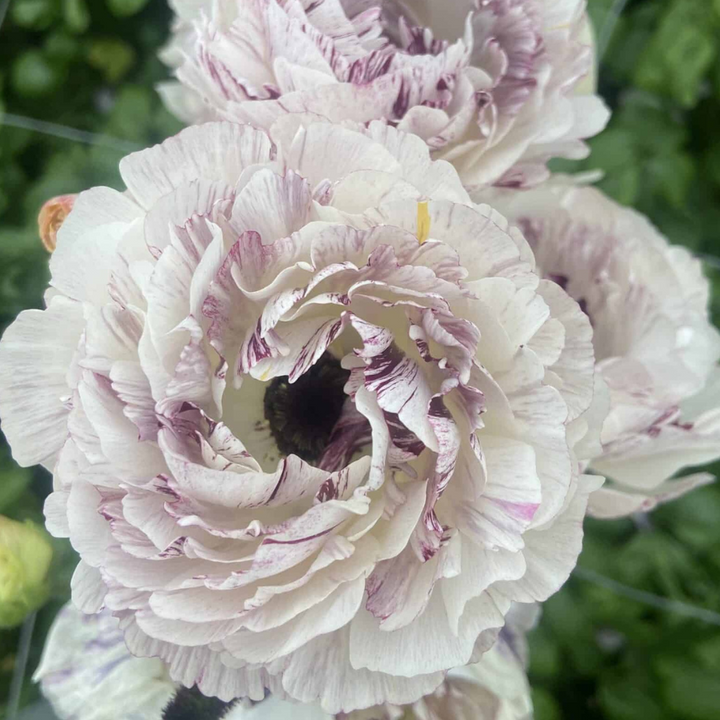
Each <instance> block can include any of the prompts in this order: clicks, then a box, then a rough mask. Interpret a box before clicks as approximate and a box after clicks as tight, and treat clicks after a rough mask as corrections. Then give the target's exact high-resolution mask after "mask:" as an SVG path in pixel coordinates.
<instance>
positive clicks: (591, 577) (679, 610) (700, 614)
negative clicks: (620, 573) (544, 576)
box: [573, 566, 720, 627]
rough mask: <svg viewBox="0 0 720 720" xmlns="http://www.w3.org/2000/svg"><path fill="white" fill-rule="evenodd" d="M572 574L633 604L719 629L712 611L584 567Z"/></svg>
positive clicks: (717, 615)
mask: <svg viewBox="0 0 720 720" xmlns="http://www.w3.org/2000/svg"><path fill="white" fill-rule="evenodd" d="M573 574H574V575H576V576H577V577H579V578H581V579H582V580H585V581H587V582H590V583H592V584H593V585H599V586H600V587H603V588H605V589H606V590H610V592H613V593H615V594H616V595H622V596H623V597H626V598H628V599H629V600H635V602H639V603H642V604H643V605H649V606H651V607H654V608H657V609H658V610H663V611H665V612H669V613H673V614H675V615H684V616H685V617H688V618H693V619H695V620H700V621H701V622H704V623H707V624H708V625H717V626H719V627H720V613H716V612H714V611H713V610H708V609H706V608H701V607H697V606H695V605H690V604H689V603H684V602H681V601H679V600H669V599H668V598H664V597H661V596H660V595H655V594H654V593H650V592H646V591H645V590H638V589H637V588H634V587H630V586H629V585H623V584H622V583H619V582H617V580H613V579H612V578H609V577H605V575H600V573H596V572H595V571H594V570H588V569H587V568H584V567H580V566H578V567H576V568H575V570H574V572H573Z"/></svg>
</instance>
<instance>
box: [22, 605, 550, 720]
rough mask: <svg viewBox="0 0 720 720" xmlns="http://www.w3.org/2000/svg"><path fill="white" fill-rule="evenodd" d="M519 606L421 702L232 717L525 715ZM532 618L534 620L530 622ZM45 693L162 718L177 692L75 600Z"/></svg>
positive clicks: (47, 671)
mask: <svg viewBox="0 0 720 720" xmlns="http://www.w3.org/2000/svg"><path fill="white" fill-rule="evenodd" d="M526 607H528V608H529V609H528V610H527V611H525V610H523V609H522V608H521V607H519V608H518V610H519V612H518V611H516V612H514V613H512V614H511V616H510V618H509V622H508V625H507V626H506V628H505V629H504V630H503V632H502V633H501V634H500V637H499V638H498V642H497V643H496V644H495V645H494V646H493V647H492V648H491V649H490V650H489V651H488V652H487V653H485V655H483V658H482V660H481V661H480V662H479V663H477V664H476V665H472V666H468V667H466V668H460V669H458V670H455V671H452V672H451V673H450V675H449V676H448V679H447V680H446V681H445V683H443V686H442V687H441V688H440V689H439V690H438V691H437V692H436V693H435V694H433V695H432V696H430V697H428V698H426V699H424V700H420V701H419V702H418V703H416V705H415V707H405V708H403V707H389V706H388V707H387V708H384V707H374V708H370V709H369V710H368V711H359V712H355V713H350V715H345V714H343V715H342V716H330V715H328V714H327V713H325V712H323V710H322V709H321V708H320V706H319V705H298V704H297V703H290V702H287V701H285V700H281V699H278V698H276V697H273V696H270V697H267V698H265V699H264V700H262V701H260V702H259V703H257V704H254V705H253V704H252V703H242V702H241V703H238V704H236V705H235V706H234V707H232V708H231V709H230V710H228V711H227V713H226V714H225V715H224V716H223V717H224V718H225V720H290V718H293V719H297V720H363V718H371V717H372V718H378V719H379V718H382V719H383V720H384V719H385V718H387V719H388V720H390V718H397V717H405V718H408V719H414V718H418V720H427V719H428V718H430V719H432V720H526V719H527V718H530V716H531V712H532V706H531V703H530V689H529V685H528V682H527V677H526V675H525V667H526V665H527V642H526V640H525V632H526V631H527V630H528V629H530V627H529V626H530V625H531V624H533V623H532V619H533V615H535V614H536V613H535V612H534V611H533V608H532V606H526ZM528 619H529V620H531V622H530V623H528V622H527V621H528ZM35 680H36V681H38V682H39V683H40V684H41V687H42V692H43V695H45V697H46V698H47V699H48V700H49V701H50V702H51V703H52V706H53V709H54V711H55V713H56V714H57V715H58V717H59V718H60V720H70V719H71V718H73V719H74V720H116V718H126V719H127V720H161V717H162V712H163V709H164V708H166V707H167V705H168V703H169V702H170V700H171V699H172V697H173V695H174V694H175V692H176V690H177V687H178V686H177V685H176V684H175V683H173V681H172V680H171V679H170V676H169V675H168V674H167V670H166V669H165V665H164V664H163V663H162V661H160V660H157V659H154V658H137V657H133V656H132V655H131V654H130V652H129V651H128V649H127V647H126V646H125V643H124V641H123V634H122V632H121V631H120V629H119V627H118V619H117V618H115V617H113V616H112V614H111V613H110V612H109V611H107V610H104V611H102V612H100V613H98V614H96V615H85V614H83V613H81V612H80V611H79V610H78V609H77V608H75V607H74V606H73V605H72V604H68V605H67V606H65V607H64V608H63V609H62V610H61V611H60V612H59V613H58V615H57V617H56V619H55V622H54V623H53V626H52V628H51V630H50V633H49V634H48V638H47V642H46V646H45V649H44V652H43V657H42V660H41V663H40V666H39V667H38V669H37V671H36V672H35ZM403 713H404V714H403Z"/></svg>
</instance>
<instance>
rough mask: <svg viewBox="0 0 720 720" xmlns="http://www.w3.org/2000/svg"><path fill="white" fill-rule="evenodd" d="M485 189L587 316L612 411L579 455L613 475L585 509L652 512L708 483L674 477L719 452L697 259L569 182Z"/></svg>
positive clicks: (702, 477) (712, 350)
mask: <svg viewBox="0 0 720 720" xmlns="http://www.w3.org/2000/svg"><path fill="white" fill-rule="evenodd" d="M483 197H485V198H486V199H487V200H489V201H491V202H493V203H496V204H497V206H498V208H499V209H501V210H502V211H503V212H505V213H506V214H507V216H508V217H509V218H510V219H511V220H513V221H514V222H517V224H518V225H519V227H520V228H521V229H522V230H523V232H524V233H525V237H526V238H527V240H528V242H529V243H530V245H531V246H532V248H533V250H534V252H535V256H536V258H537V262H538V266H539V268H540V269H541V271H542V273H543V274H544V276H545V277H548V278H551V279H553V280H555V281H556V282H557V283H559V284H560V285H561V286H562V287H563V288H564V289H565V290H567V292H568V293H569V294H570V295H571V296H572V297H574V298H575V299H576V300H577V301H578V302H579V303H580V304H581V306H582V307H583V308H584V309H585V311H586V312H587V314H588V316H589V318H590V321H591V322H592V324H593V328H594V345H595V357H596V360H597V363H598V371H599V373H600V375H601V377H602V379H603V380H604V382H605V384H606V385H607V388H608V389H609V398H608V402H609V404H610V413H609V415H608V417H607V419H606V421H605V423H604V426H603V430H602V436H601V440H602V446H601V447H598V448H596V449H595V451H594V452H590V453H589V455H588V456H587V459H588V460H590V463H589V465H590V469H591V470H592V471H595V472H597V473H599V474H602V475H604V476H606V477H607V478H608V479H609V480H612V482H609V483H608V484H607V485H605V487H603V488H602V489H601V490H600V491H598V492H597V493H595V494H594V495H593V496H592V498H591V501H590V511H591V512H592V514H594V515H597V516H600V517H617V516H621V515H626V514H629V513H632V512H635V511H640V510H650V509H652V508H653V507H655V505H657V504H658V503H659V502H664V501H667V500H671V499H673V498H675V497H677V496H679V495H681V494H683V493H684V492H687V491H689V490H691V489H693V488H694V487H697V486H698V485H702V484H705V483H707V482H709V481H711V480H712V479H713V478H712V477H711V476H710V475H708V474H707V473H699V474H692V475H688V476H685V477H681V478H680V479H675V480H672V479H671V478H673V476H674V475H675V474H676V473H677V472H678V471H680V470H682V469H683V468H687V467H691V466H695V465H702V464H704V463H707V462H710V461H712V460H716V459H717V458H718V457H720V374H719V373H718V370H717V362H718V359H719V358H720V337H719V336H718V332H717V330H716V329H715V328H714V327H713V325H712V323H711V322H710V319H709V317H708V300H709V294H710V285H709V283H708V281H707V279H706V278H705V277H704V276H703V273H702V267H701V263H700V261H698V260H696V259H694V258H693V257H692V255H691V254H690V253H689V252H688V251H687V250H685V249H684V248H682V247H678V246H673V245H670V244H668V242H667V240H666V239H665V238H664V237H662V236H661V235H660V233H658V231H657V230H656V229H655V228H654V227H653V226H652V225H651V224H650V223H649V222H648V221H647V220H646V219H645V218H644V217H643V216H641V215H639V214H638V213H636V212H634V211H633V210H629V209H627V208H623V207H621V206H619V205H617V204H616V203H615V202H613V201H611V200H610V199H608V198H607V197H605V196H603V195H602V194H601V193H600V192H599V191H597V190H595V189H593V188H590V187H577V186H573V185H571V184H570V183H569V182H568V181H567V180H563V179H560V180H558V181H556V182H554V183H552V184H551V185H549V186H548V187H546V188H543V189H535V190H532V191H530V192H527V193H525V192H523V193H510V192H502V191H501V192H497V191H492V192H491V193H484V194H483Z"/></svg>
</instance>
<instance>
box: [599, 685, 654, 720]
mask: <svg viewBox="0 0 720 720" xmlns="http://www.w3.org/2000/svg"><path fill="white" fill-rule="evenodd" d="M598 700H599V702H600V706H601V707H602V709H603V711H604V712H605V715H606V717H607V720H640V719H641V718H642V720H663V718H665V717H666V715H665V714H664V713H663V710H662V707H661V705H660V704H659V703H658V701H657V699H655V698H654V697H652V695H651V694H650V693H649V692H648V691H647V690H646V689H643V688H642V687H638V683H637V682H636V680H635V678H634V677H632V676H630V677H629V678H624V679H617V678H613V679H611V680H609V681H606V682H604V683H603V684H602V685H601V686H600V691H599V693H598Z"/></svg>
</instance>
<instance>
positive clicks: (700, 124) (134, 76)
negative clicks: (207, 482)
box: [0, 0, 720, 720]
mask: <svg viewBox="0 0 720 720" xmlns="http://www.w3.org/2000/svg"><path fill="white" fill-rule="evenodd" d="M551 1H552V0H551ZM2 7H3V2H2V0H0V9H1V8H2ZM590 11H591V13H592V17H593V20H594V22H595V28H596V33H597V39H598V48H599V53H600V54H601V63H600V81H599V82H600V92H601V94H602V95H603V96H604V97H605V98H606V100H607V101H608V102H609V103H610V105H611V106H612V107H613V110H614V117H613V119H612V121H611V123H610V126H609V128H608V130H607V131H606V132H605V133H604V134H603V135H602V136H600V137H599V138H597V139H596V140H594V141H593V142H592V143H591V144H592V147H593V154H592V156H591V158H590V159H589V160H587V161H584V162H582V163H580V164H579V166H578V165H575V166H573V167H572V169H574V170H577V169H582V170H589V169H601V170H603V171H605V173H606V176H605V179H603V180H602V181H601V182H600V186H601V187H602V188H603V189H604V190H605V191H606V192H608V193H609V194H610V195H612V196H613V197H615V198H616V199H617V200H619V201H620V202H622V203H625V204H627V205H632V206H634V207H636V208H638V209H640V210H642V211H643V212H645V213H647V214H648V215H649V216H650V218H651V219H652V220H653V221H654V222H655V223H656V224H657V225H658V226H659V228H660V229H661V230H662V231H663V232H664V233H665V234H666V235H667V236H668V237H669V238H670V239H671V240H672V241H673V242H676V243H681V244H684V245H687V246H688V247H689V248H691V249H692V250H693V251H694V252H696V253H698V254H699V255H701V256H702V257H704V258H705V259H706V260H707V271H708V275H709V276H710V277H711V278H712V279H713V284H714V287H715V301H714V306H713V312H714V315H715V318H716V321H717V320H720V272H719V271H718V270H717V269H716V268H715V266H716V265H717V266H719V267H720V0H630V2H627V3H625V2H623V1H622V0H620V1H619V2H618V1H617V0H590ZM169 22H170V12H169V10H168V8H167V6H166V2H165V0H11V2H10V3H9V7H8V11H7V15H6V17H5V20H4V23H3V25H2V28H1V29H0V113H2V114H3V117H2V119H3V122H2V123H0V329H4V327H5V326H6V325H7V324H8V323H9V322H11V320H12V319H13V317H14V316H15V315H16V314H17V313H18V312H19V311H20V310H22V309H23V308H26V307H41V306H42V293H43V290H44V287H45V285H46V282H47V254H46V252H45V250H44V249H43V248H42V245H41V243H40V241H39V239H38V235H37V213H38V210H39V208H40V206H41V205H42V203H43V202H44V201H45V200H46V199H48V198H49V197H51V196H54V195H58V194H64V193H71V192H78V191H80V190H82V189H84V188H87V187H89V186H92V185H110V186H114V187H119V186H120V180H119V176H118V172H117V163H118V160H119V159H120V158H121V157H122V155H124V154H126V153H127V152H128V151H131V150H132V149H135V148H139V147H143V146H147V145H148V144H151V143H155V142H157V141H159V140H162V139H163V138H164V137H167V136H168V135H171V134H173V133H175V132H177V131H178V130H179V129H180V125H179V124H178V123H177V122H176V121H175V120H174V119H173V118H172V117H170V115H169V114H168V113H167V112H166V111H165V110H164V109H163V108H162V106H161V104H160V102H159V100H158V98H157V96H156V94H155V92H154V90H153V87H154V84H155V83H156V82H158V81H159V80H161V79H163V78H164V77H166V71H165V69H164V67H163V66H162V65H161V64H160V63H159V61H158V60H157V59H156V53H157V50H158V48H159V47H160V46H161V45H162V44H163V42H164V41H165V38H166V35H167V31H168V26H169ZM22 118H31V119H33V120H36V121H41V122H44V123H54V124H59V125H62V126H66V127H70V128H74V129H76V130H79V131H83V132H85V133H92V134H93V135H92V136H85V135H82V136H78V135H76V134H72V133H71V136H70V137H53V136H51V135H48V134H47V131H49V132H56V131H58V128H56V127H54V126H44V125H41V126H39V128H38V129H39V130H42V131H43V132H38V131H37V130H28V129H22V128H19V127H17V126H18V125H26V124H27V122H26V121H25V120H22ZM60 132H64V131H62V130H60ZM90 139H92V140H93V143H92V144H91V143H88V142H83V141H84V140H90ZM557 169H558V170H567V169H568V166H567V164H561V163H558V165H557ZM718 471H720V468H718ZM50 486H51V479H50V477H49V475H48V474H47V473H45V472H44V471H42V470H39V469H35V470H22V469H19V468H17V467H16V466H14V465H13V463H12V461H11V459H10V456H9V453H8V450H7V446H6V445H4V444H3V445H1V446H0V515H6V516H8V517H11V518H14V519H19V520H24V519H28V518H29V519H33V520H36V521H38V522H42V502H43V498H44V497H45V496H46V495H47V493H48V492H49V489H50ZM53 544H54V550H55V559H54V562H53V566H52V571H51V576H50V600H49V601H48V603H47V604H46V605H45V607H44V608H43V609H42V610H41V611H40V612H39V613H38V617H37V622H36V625H35V630H34V634H33V636H32V643H31V645H30V656H29V662H28V669H27V676H28V677H29V675H30V674H31V673H32V671H33V670H34V668H35V666H36V664H37V661H38V659H39V654H40V651H41V649H42V643H43V638H44V635H45V633H46V632H47V629H48V627H49V624H50V622H51V621H52V618H53V616H54V613H55V612H56V611H57V608H58V607H59V606H60V604H61V603H62V602H64V601H65V600H66V599H67V596H68V592H69V577H70V575H71V573H72V569H73V566H74V563H75V558H74V556H73V551H72V550H71V549H70V548H69V546H68V545H67V544H66V543H64V542H61V541H53ZM580 568H581V569H580V570H579V571H578V572H577V573H576V574H575V576H574V577H573V578H572V579H571V581H570V582H569V583H568V585H567V586H566V587H565V589H564V590H563V591H562V592H560V593H559V594H558V595H556V596H555V597H554V598H552V599H551V600H550V601H549V602H548V603H546V606H545V612H544V616H543V619H542V622H541V624H540V627H539V628H538V629H537V630H536V631H534V633H533V634H532V637H531V648H532V660H531V668H530V675H531V680H532V684H533V686H534V688H535V690H534V699H535V705H536V718H537V720H578V719H579V718H583V720H585V719H587V720H600V719H606V720H675V719H677V720H718V718H720V626H718V625H717V624H716V623H715V624H714V623H713V618H712V617H707V618H704V619H693V618H689V617H687V616H686V615H683V614H682V613H680V612H677V611H676V610H677V609H676V608H674V609H673V608H671V609H660V608H657V607H654V606H653V605H652V604H649V603H648V602H647V598H644V599H643V600H642V601H639V600H635V599H631V598H629V597H627V596H626V595H624V594H623V593H624V592H625V590H624V589H623V588H624V587H631V588H635V589H638V590H641V591H644V592H647V593H652V594H653V595H656V596H660V597H662V598H667V599H669V600H671V601H679V602H682V603H689V604H691V605H694V606H697V607H702V608H706V609H708V610H712V611H715V612H716V613H720V487H716V486H713V487H709V488H705V489H702V490H699V491H697V492H695V493H694V494H692V495H690V496H688V497H686V498H684V499H682V500H679V501H677V502H675V503H673V504H672V505H670V506H667V507H664V508H661V509H660V510H658V511H656V512H655V513H653V514H652V515H651V516H649V517H644V518H641V519H637V520H625V521H617V522H604V523H599V522H595V521H588V522H587V536H586V545H585V550H584V552H583V555H582V558H581V564H580ZM593 573H594V574H593ZM598 574H599V575H600V577H598ZM603 578H609V579H610V580H611V581H615V582H616V583H620V584H621V586H617V585H611V584H610V583H608V581H607V580H606V579H603ZM20 632H21V631H20V628H15V629H12V630H0V718H2V717H5V716H6V712H7V702H8V699H9V695H10V692H11V680H12V676H13V671H14V668H15V665H16V658H17V649H18V644H19V639H20ZM37 697H38V695H37V688H35V687H34V686H33V684H32V683H31V682H29V681H26V682H24V683H23V684H22V691H21V696H20V705H21V706H25V705H28V704H30V703H32V702H33V701H35V700H36V699H37Z"/></svg>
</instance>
